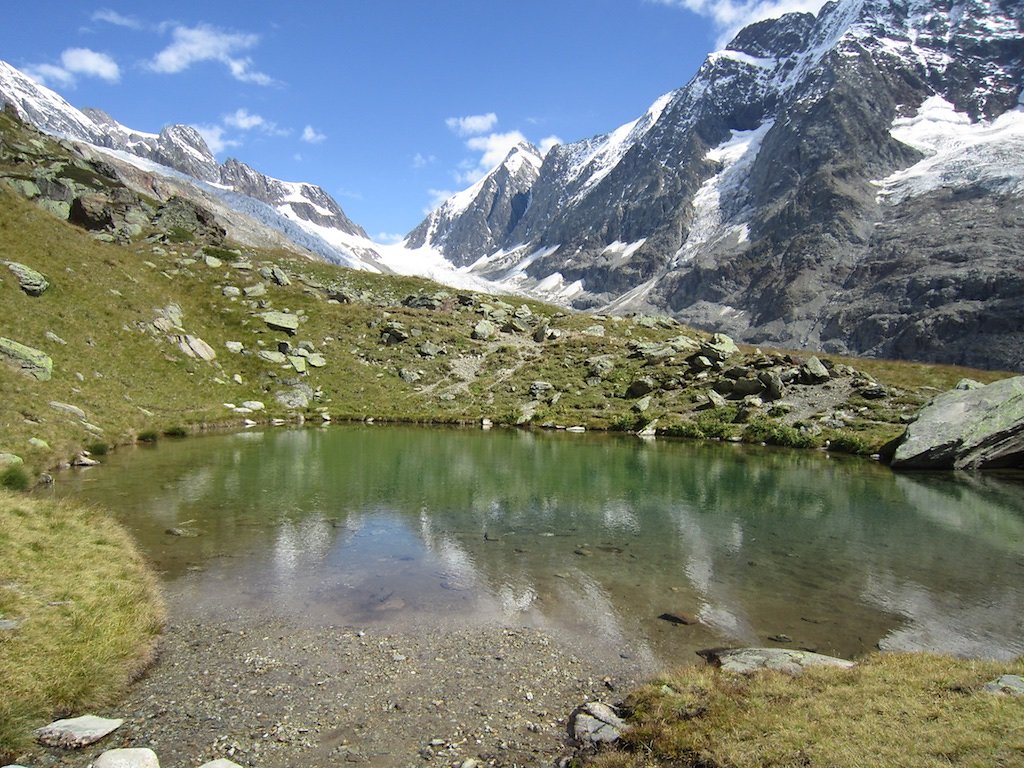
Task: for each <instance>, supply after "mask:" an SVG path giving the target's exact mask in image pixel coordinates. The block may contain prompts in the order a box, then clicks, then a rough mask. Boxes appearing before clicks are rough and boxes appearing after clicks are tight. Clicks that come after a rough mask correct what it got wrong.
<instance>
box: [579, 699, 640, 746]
mask: <svg viewBox="0 0 1024 768" xmlns="http://www.w3.org/2000/svg"><path fill="white" fill-rule="evenodd" d="M625 729H626V721H625V720H623V719H622V718H621V717H619V716H618V714H617V713H616V712H615V710H614V709H612V708H611V707H610V706H608V705H607V704H604V703H602V702H599V701H591V702H589V703H587V704H584V705H582V706H580V707H577V708H576V709H574V710H573V712H572V714H571V715H570V716H569V724H568V731H569V738H571V739H572V740H573V741H574V742H575V743H576V744H579V745H580V746H583V747H596V746H598V745H601V744H611V743H613V742H615V741H618V740H619V739H620V738H621V737H622V732H623V731H624V730H625Z"/></svg>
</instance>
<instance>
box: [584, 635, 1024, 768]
mask: <svg viewBox="0 0 1024 768" xmlns="http://www.w3.org/2000/svg"><path fill="white" fill-rule="evenodd" d="M1022 672H1024V660H1020V659H1019V660H1017V661H1016V662H1012V663H999V662H980V661H967V660H962V659H954V658H949V657H943V656H935V655H931V654H923V653H918V654H875V655H873V656H870V657H868V658H867V659H864V660H863V661H862V662H861V663H860V664H858V666H856V667H854V668H853V669H851V670H843V669H835V668H825V667H820V668H812V669H810V670H808V671H806V672H805V673H804V674H803V675H802V676H800V677H790V676H788V675H784V674H781V673H775V672H764V673H760V674H757V675H754V676H752V677H739V676H734V675H730V674H725V673H721V672H719V671H718V670H716V669H714V668H712V667H693V668H689V669H685V670H682V671H680V672H678V673H676V674H674V675H670V676H668V677H666V678H664V679H662V680H659V681H657V682H656V683H654V684H652V685H648V686H645V687H644V688H641V689H639V690H638V691H636V692H634V693H633V694H632V695H631V696H630V697H629V699H628V700H627V707H628V709H629V710H630V713H631V714H630V717H629V721H630V723H631V729H630V730H629V731H628V732H627V734H626V736H625V746H626V751H622V752H616V753H610V754H606V755H603V756H600V757H598V758H597V759H596V760H595V761H594V763H593V764H594V765H596V766H600V767H601V768H638V767H639V766H646V767H650V766H701V767H702V768H719V767H721V768H725V766H729V768H746V767H747V766H750V767H753V766H758V767H761V766H807V767H808V768H815V767H816V766H821V767H822V768H824V766H861V765H863V766H868V765H872V766H874V765H892V766H902V767H903V768H939V767H940V766H942V767H943V768H948V767H949V766H981V765H1021V764H1022V761H1024V741H1022V739H1021V727H1020V723H1021V722H1022V721H1024V698H1022V697H1009V696H995V695H992V694H989V693H985V692H984V691H983V690H982V688H983V686H984V684H985V683H986V682H988V681H990V680H993V679H994V678H996V677H998V676H999V675H1001V674H1021V673H1022Z"/></svg>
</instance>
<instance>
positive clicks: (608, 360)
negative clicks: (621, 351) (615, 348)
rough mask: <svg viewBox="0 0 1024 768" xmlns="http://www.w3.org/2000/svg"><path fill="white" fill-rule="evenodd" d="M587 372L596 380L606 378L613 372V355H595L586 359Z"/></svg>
mask: <svg viewBox="0 0 1024 768" xmlns="http://www.w3.org/2000/svg"><path fill="white" fill-rule="evenodd" d="M586 365H587V372H588V373H589V374H590V375H591V376H593V377H595V378H598V379H605V378H607V377H608V376H609V375H610V374H611V372H612V371H613V370H615V356H614V355H595V356H594V357H590V358H587V362H586Z"/></svg>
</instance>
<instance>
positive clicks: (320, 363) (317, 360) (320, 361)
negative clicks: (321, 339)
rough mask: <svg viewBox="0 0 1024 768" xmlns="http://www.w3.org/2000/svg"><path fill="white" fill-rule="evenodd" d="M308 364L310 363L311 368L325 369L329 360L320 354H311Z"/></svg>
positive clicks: (307, 360)
mask: <svg viewBox="0 0 1024 768" xmlns="http://www.w3.org/2000/svg"><path fill="white" fill-rule="evenodd" d="M306 362H307V363H309V367H310V368H323V367H324V366H325V365H327V358H326V357H324V356H323V355H321V354H320V353H319V352H311V353H310V354H309V356H308V357H307V358H306Z"/></svg>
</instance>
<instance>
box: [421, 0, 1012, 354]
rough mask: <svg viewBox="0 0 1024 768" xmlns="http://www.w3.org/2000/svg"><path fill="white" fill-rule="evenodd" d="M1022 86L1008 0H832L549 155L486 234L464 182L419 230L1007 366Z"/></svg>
mask: <svg viewBox="0 0 1024 768" xmlns="http://www.w3.org/2000/svg"><path fill="white" fill-rule="evenodd" d="M1022 82H1024V4H1021V3H1020V2H1019V1H1018V0H838V1H837V2H832V3H829V4H827V5H826V6H825V7H824V8H823V9H822V10H821V12H820V13H819V14H818V15H817V16H814V15H811V14H788V15H785V16H783V17H781V18H779V19H774V20H767V21H762V22H759V23H756V24H753V25H751V26H749V27H747V28H745V29H743V30H742V31H740V32H739V34H737V35H736V37H735V38H734V39H733V40H732V42H731V43H730V44H729V45H728V46H726V48H725V49H724V50H722V51H718V52H716V53H713V54H711V55H710V56H709V57H708V58H707V59H706V61H705V62H704V64H703V65H702V66H701V68H700V70H699V71H698V72H697V74H696V75H695V76H694V78H693V79H692V80H691V81H690V82H689V84H688V85H686V86H685V87H684V88H681V89H680V90H678V91H674V92H672V93H669V94H666V95H665V96H663V97H662V98H660V99H658V100H657V101H656V102H655V103H654V105H652V107H651V108H650V109H649V110H648V111H647V113H646V114H645V115H643V116H642V117H641V118H639V119H638V120H636V121H634V122H633V123H630V124H627V125H625V126H622V127H621V128H619V129H617V130H615V131H613V132H611V133H609V134H606V135H603V136H598V137H595V138H592V139H588V140H586V141H580V142H575V143H571V144H566V145H562V146H558V147H555V148H554V149H552V150H551V151H550V152H549V153H548V154H547V156H546V157H545V158H544V161H543V164H542V165H541V167H540V171H539V174H538V176H537V178H536V181H534V182H533V184H532V186H530V187H529V188H528V189H523V188H517V190H516V194H518V195H519V196H520V199H521V200H527V201H528V206H527V208H526V210H525V211H521V210H518V209H516V210H515V211H514V215H508V216H504V215H499V216H497V217H495V216H491V217H490V218H488V219H487V220H486V228H485V227H484V226H483V225H482V224H481V220H480V213H479V211H480V210H481V209H479V208H476V207H474V206H472V205H468V204H467V201H468V200H471V199H476V197H477V195H478V194H479V193H480V192H481V191H482V190H480V189H478V187H479V185H477V186H475V187H474V188H473V189H474V190H477V192H475V193H474V192H473V190H467V192H464V193H460V195H458V196H456V198H453V199H452V200H449V201H448V202H447V203H445V204H444V206H442V208H441V209H440V210H439V211H437V212H435V213H434V214H432V216H431V218H429V219H428V220H427V221H425V222H424V223H423V224H421V225H420V227H418V228H417V229H416V230H415V231H414V233H413V234H412V235H410V241H412V240H413V238H414V236H415V239H416V240H417V241H420V240H422V241H425V242H432V243H434V244H435V246H436V247H437V248H439V249H440V250H441V251H442V252H443V253H444V254H445V255H446V257H447V258H449V259H450V260H451V261H453V262H454V263H456V264H472V265H473V270H474V271H475V272H477V273H479V274H481V275H484V276H486V277H489V278H491V279H499V280H502V281H505V282H506V283H507V284H508V285H510V286H512V287H517V288H520V289H527V290H530V291H532V292H535V293H538V294H539V295H542V296H545V297H547V298H560V299H561V300H563V301H571V302H572V303H573V304H574V305H575V306H578V307H601V308H606V309H610V310H613V311H615V310H618V311H626V310H631V309H657V310H661V311H666V310H667V311H670V312H671V313H673V314H674V315H676V316H677V317H679V318H680V319H682V320H684V321H687V322H690V323H693V324H696V325H699V326H704V327H708V328H724V329H726V330H728V331H730V332H732V333H733V334H735V335H737V336H738V337H740V338H743V339H745V340H747V341H751V342H758V343H775V344H780V345H789V346H802V345H809V346H815V347H824V348H826V349H828V350H831V351H835V352H852V353H862V354H863V353H866V354H876V355H886V356H897V357H912V358H918V359H928V360H945V361H950V362H961V363H968V364H972V363H973V364H979V365H986V366H996V367H1004V368H1010V369H1021V368H1024V351H1022V350H1024V246H1021V245H1020V243H1022V242H1024V198H1022V187H1024V106H1022V104H1021V89H1022ZM471 193H472V194H471ZM484 200H486V197H484ZM430 233H434V234H433V235H431V234H430ZM502 233H505V234H504V236H502Z"/></svg>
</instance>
